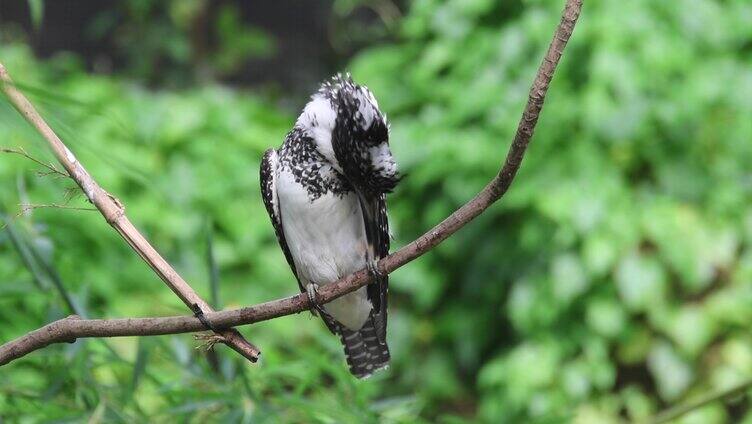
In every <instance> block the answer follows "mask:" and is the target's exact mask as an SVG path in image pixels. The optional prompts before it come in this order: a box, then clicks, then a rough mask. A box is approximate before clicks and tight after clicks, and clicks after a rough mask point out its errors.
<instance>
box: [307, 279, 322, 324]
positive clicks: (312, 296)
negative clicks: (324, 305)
mask: <svg viewBox="0 0 752 424" xmlns="http://www.w3.org/2000/svg"><path fill="white" fill-rule="evenodd" d="M306 294H308V301H309V302H310V303H311V313H312V314H313V316H316V315H318V310H319V309H321V305H319V302H318V297H319V285H318V284H316V283H310V284H308V285H307V286H306Z"/></svg>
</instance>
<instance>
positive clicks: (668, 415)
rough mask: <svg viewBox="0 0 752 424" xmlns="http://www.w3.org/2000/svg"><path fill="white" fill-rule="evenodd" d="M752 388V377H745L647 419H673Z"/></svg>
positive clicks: (656, 423) (652, 422)
mask: <svg viewBox="0 0 752 424" xmlns="http://www.w3.org/2000/svg"><path fill="white" fill-rule="evenodd" d="M750 389H752V379H747V380H744V381H742V382H741V383H739V384H737V385H735V386H731V387H729V388H726V389H721V390H716V391H714V392H710V393H707V394H705V395H703V396H701V397H700V398H698V399H696V400H694V401H692V402H688V403H686V404H684V405H679V406H675V407H673V408H669V409H667V410H665V411H663V412H661V413H660V414H658V415H656V416H655V417H653V418H652V419H650V420H649V421H648V423H650V424H662V423H667V422H669V421H672V420H675V419H677V418H679V417H681V416H682V415H685V414H688V413H690V412H692V411H694V410H696V409H700V408H702V407H703V406H706V405H709V404H711V403H713V402H719V401H724V400H728V399H731V398H733V397H736V396H739V395H742V394H744V393H745V392H746V391H748V390H750Z"/></svg>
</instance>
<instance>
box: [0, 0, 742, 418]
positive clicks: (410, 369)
mask: <svg viewBox="0 0 752 424" xmlns="http://www.w3.org/2000/svg"><path fill="white" fill-rule="evenodd" d="M561 3H562V2H560V1H553V0H529V1H525V2H491V1H487V0H473V1H448V2H439V1H435V0H420V1H417V2H415V3H414V4H413V5H412V6H411V9H410V13H409V14H408V15H407V16H406V17H405V18H404V19H403V20H402V21H401V22H400V24H399V36H398V39H397V40H396V41H394V42H393V43H390V44H387V45H382V46H377V47H372V48H370V49H368V50H367V51H365V52H364V53H363V54H361V55H359V56H358V57H357V58H356V59H355V60H354V61H353V62H352V63H351V66H350V70H351V71H352V73H353V74H354V76H355V78H356V79H357V80H358V81H360V82H362V83H365V84H367V85H368V86H369V87H370V88H371V89H372V90H373V91H374V92H375V93H376V95H377V97H378V98H379V101H380V105H381V107H382V109H383V110H385V111H387V113H388V115H389V118H390V120H391V124H392V132H391V137H392V145H393V150H394V152H395V154H396V155H397V157H398V160H399V162H400V164H401V166H402V168H403V170H404V171H405V172H406V173H407V177H406V178H405V179H404V181H403V184H402V185H401V186H400V188H399V189H398V190H397V192H396V193H395V194H394V195H393V196H392V197H391V198H390V216H391V218H392V221H393V223H394V230H395V234H396V237H397V240H396V242H395V247H399V246H400V245H402V244H404V243H406V242H409V241H410V240H412V239H413V238H414V237H415V236H417V235H419V234H421V233H422V232H423V231H425V230H426V229H428V228H430V227H431V226H432V225H434V224H436V223H437V222H438V221H439V220H441V219H442V218H444V217H445V216H446V215H448V214H449V213H450V212H452V211H453V210H454V209H455V208H457V207H458V206H460V205H461V204H462V203H464V202H465V201H467V200H468V199H470V198H471V197H472V196H473V195H474V194H475V193H476V192H477V191H479V190H480V189H481V188H482V187H483V185H484V184H485V183H486V182H487V180H488V179H489V178H490V177H491V176H493V175H494V174H495V173H496V172H497V171H498V169H499V167H500V164H501V160H502V157H503V155H504V153H505V151H506V148H507V146H508V143H509V141H510V140H511V139H512V136H513V134H514V130H515V127H516V124H517V120H518V118H519V116H520V113H521V110H522V106H523V105H524V102H525V100H526V95H527V90H528V88H529V85H530V82H531V80H532V77H533V75H534V72H535V69H536V67H537V65H538V63H539V60H540V58H541V56H542V54H543V52H544V51H545V48H546V47H547V43H548V41H549V40H550V37H551V34H552V32H553V28H554V26H555V25H556V23H557V21H558V18H559V15H558V14H559V12H560V8H561V6H562V4H561ZM750 17H752V4H750V3H749V2H746V1H743V0H726V1H720V0H718V1H711V0H670V1H663V2H651V1H648V0H636V1H631V2H622V1H616V0H604V1H600V2H592V3H587V4H586V6H585V9H584V11H583V15H582V18H581V22H580V24H579V26H578V27H577V29H576V31H575V34H574V37H573V38H572V41H571V44H570V46H569V47H568V48H567V51H566V53H565V56H564V58H563V60H562V63H561V67H560V69H559V71H558V72H557V74H556V76H555V78H554V81H553V83H552V86H551V89H550V92H549V95H548V98H547V101H546V107H545V109H544V111H543V114H542V116H541V120H540V124H539V126H538V128H537V130H536V134H535V136H534V140H533V143H532V145H531V147H530V149H529V151H528V154H527V157H526V158H525V161H524V163H523V166H522V169H521V170H520V174H519V176H518V178H517V179H516V181H515V183H514V184H513V185H512V187H511V189H510V191H509V192H508V194H507V195H506V196H505V197H504V198H503V199H502V201H501V202H500V203H499V204H498V205H496V206H494V207H493V208H491V209H490V210H489V211H487V213H485V214H484V215H482V216H481V217H479V218H478V219H477V220H476V221H475V222H473V223H471V224H470V225H468V226H467V227H466V228H464V229H463V230H462V231H461V232H460V233H458V234H457V235H456V236H454V237H453V238H451V239H449V240H447V242H445V243H444V244H442V245H441V246H439V247H438V248H437V249H435V250H434V251H432V252H430V253H429V254H427V255H426V256H424V257H422V258H420V259H419V260H417V261H415V262H413V263H411V264H409V265H407V266H405V267H404V268H402V269H400V270H398V271H397V272H395V273H394V274H393V276H392V282H393V283H392V287H393V290H392V291H391V296H392V297H391V299H392V301H391V305H392V306H391V313H390V336H389V337H390V343H391V345H392V347H393V353H394V364H393V366H392V367H391V368H390V371H389V372H387V373H383V374H381V375H378V376H376V377H374V378H373V379H371V380H368V381H365V382H356V381H353V380H352V379H351V378H350V377H349V376H348V375H347V371H346V369H345V367H344V365H343V361H342V358H341V353H340V352H339V350H340V348H339V346H338V343H337V341H336V340H335V339H334V338H333V337H330V336H328V335H327V333H326V330H325V329H324V328H323V326H322V325H321V324H320V323H319V322H317V321H316V320H312V319H310V318H308V317H307V316H306V315H300V316H293V317H286V318H281V319H277V320H273V321H270V322H266V323H261V324H258V325H255V326H252V327H250V328H248V329H246V330H245V332H246V333H247V334H248V336H249V338H250V339H251V340H253V341H254V342H256V343H258V344H259V345H260V346H261V347H262V349H263V350H264V359H263V360H262V363H261V365H260V366H249V365H245V364H242V363H241V362H239V360H237V358H235V356H234V355H233V354H232V353H230V352H226V351H224V350H220V351H219V357H220V358H219V361H218V362H217V366H216V367H214V368H212V366H211V365H210V363H209V362H207V360H205V359H204V358H203V356H204V355H203V354H201V353H199V352H197V351H195V350H193V349H192V346H195V344H196V343H195V342H194V341H192V340H191V339H190V338H189V337H187V336H175V337H162V338H154V339H149V340H141V341H138V340H135V339H112V340H107V341H106V342H99V341H79V342H77V343H75V344H73V345H66V346H54V347H49V348H47V349H46V350H43V351H40V352H37V353H35V354H33V355H31V356H29V357H28V358H26V359H24V360H21V361H18V362H16V363H14V364H12V365H10V366H8V367H5V368H4V369H3V373H4V376H7V377H5V378H3V379H2V382H0V411H2V413H5V414H11V415H8V418H11V419H12V418H15V417H16V415H12V414H19V415H21V414H24V413H26V414H28V413H30V411H33V413H34V414H38V415H39V416H42V417H45V418H52V417H56V418H59V417H62V418H66V419H71V420H73V419H84V418H86V417H89V416H92V415H96V416H101V417H106V418H107V419H109V420H112V421H132V420H138V419H143V418H145V417H147V416H151V417H156V418H157V419H161V420H167V418H168V417H171V416H172V415H173V414H174V415H177V416H178V417H181V418H182V417H185V418H186V419H187V418H188V417H192V419H193V420H196V421H201V420H203V419H208V418H213V419H222V418H225V419H228V420H255V421H272V422H276V421H294V422H300V421H316V422H319V421H323V422H353V421H358V422H359V421H376V420H380V421H384V422H413V421H415V420H418V419H425V420H428V421H443V422H455V421H459V420H463V419H475V420H479V421H485V422H520V421H522V422H527V421H534V422H561V421H570V420H574V421H578V422H616V421H618V420H619V419H620V418H628V419H641V418H645V417H647V416H649V415H651V414H654V413H655V412H657V411H658V410H659V409H661V408H663V407H664V406H666V405H667V404H672V403H675V402H681V401H683V400H686V399H690V398H693V397H695V396H696V395H698V394H700V393H703V392H705V391H707V390H709V389H712V388H719V387H727V386H730V385H732V384H734V383H735V382H737V381H739V380H740V379H742V378H744V377H749V376H750V375H752V338H751V337H750V336H749V332H748V326H749V323H750V322H751V319H752V286H751V285H750V279H751V278H752V254H751V253H750V244H751V243H752V208H751V207H750V204H749V199H750V198H751V197H750V196H751V195H752V185H750V183H749V182H750V173H749V169H750V168H749V165H748V164H749V163H752V143H750V140H752V120H750V119H749V117H750V116H752V78H751V77H750V75H751V74H750V72H749V70H750V69H752V49H750V45H752V44H751V43H752V24H751V22H750V19H751V18H750ZM711 28H712V30H711ZM0 53H1V54H0V56H1V57H2V58H3V60H4V62H5V63H6V65H7V66H8V67H9V69H10V71H11V72H12V74H13V75H15V76H16V78H17V79H18V80H19V81H20V82H21V83H22V84H25V86H24V88H25V90H26V91H27V92H29V93H30V94H32V95H33V98H32V100H33V101H34V102H35V103H36V104H39V105H40V106H41V108H42V109H43V111H44V114H45V116H47V117H49V118H50V122H51V123H52V125H53V126H54V127H55V129H56V130H58V131H59V133H60V134H61V135H62V137H63V138H64V139H65V140H66V141H67V142H68V143H70V146H71V148H72V149H73V150H74V151H75V152H76V154H77V155H78V156H79V158H80V159H81V161H82V162H83V163H85V164H87V166H88V167H89V168H90V170H91V172H92V174H93V175H95V176H96V177H97V179H99V180H100V181H101V183H102V184H103V186H104V187H105V188H106V189H108V190H110V191H111V192H112V193H115V194H117V195H118V196H119V197H120V198H121V200H123V202H124V203H125V204H126V206H127V208H128V209H127V210H128V213H129V214H130V215H131V217H132V219H133V221H134V222H136V223H137V224H138V225H139V227H140V228H142V229H143V230H144V231H145V232H146V233H147V235H148V237H149V238H150V239H151V240H152V241H153V242H154V243H155V244H156V245H157V246H158V247H159V249H160V250H161V251H162V253H163V254H165V255H166V257H168V258H169V260H170V261H171V262H172V263H174V264H175V265H176V267H177V268H178V270H179V271H180V272H181V273H182V274H183V275H184V276H185V277H186V278H187V279H188V281H190V282H191V283H193V284H195V286H196V288H197V289H199V291H200V292H201V293H203V294H205V295H206V296H207V297H208V296H209V293H210V292H211V288H210V284H209V281H210V280H211V278H210V274H211V273H210V269H209V268H210V265H208V263H207V260H206V257H207V256H206V246H207V243H206V238H207V225H206V222H207V219H209V220H211V221H213V222H214V228H215V229H214V233H213V234H214V235H213V239H212V241H213V249H212V250H213V252H214V255H213V256H214V258H215V260H216V264H217V265H216V266H217V269H218V271H219V273H220V277H221V284H220V286H221V287H220V298H221V299H224V300H225V304H224V305H223V306H225V307H230V306H239V305H244V304H251V303H256V302H259V301H264V300H268V299H272V298H275V297H278V296H282V295H287V294H290V293H293V292H294V291H295V285H294V283H293V282H292V279H291V276H290V274H289V270H288V269H287V266H286V264H285V262H284V259H283V258H282V255H281V254H280V253H279V251H278V248H277V246H276V241H275V240H274V238H273V235H272V230H271V226H270V225H269V223H268V219H267V217H266V216H265V212H264V210H263V207H262V205H261V200H260V198H259V193H258V177H257V172H258V160H259V158H260V157H261V152H262V151H263V150H264V149H266V148H268V147H270V146H276V145H278V144H279V143H280V142H281V140H282V138H283V136H284V134H285V131H286V130H288V129H289V127H290V125H291V123H292V121H293V118H294V112H290V113H283V112H280V111H278V110H277V109H276V108H275V107H273V106H271V105H272V104H274V102H273V101H272V100H271V99H266V98H262V97H259V96H258V95H253V94H251V93H244V92H239V91H231V90H228V89H225V88H222V87H218V86H214V85H211V86H203V87H195V88H191V89H186V90H182V91H156V92H154V91H146V90H144V89H143V88H141V87H139V86H134V85H132V84H130V83H128V82H127V81H124V80H121V79H119V78H109V77H100V76H94V75H89V74H84V73H83V72H81V70H80V68H79V67H78V66H77V64H76V63H75V61H71V59H65V58H61V59H58V60H55V61H50V62H46V63H44V64H43V65H40V64H39V63H38V62H35V61H33V60H31V59H30V58H29V55H28V52H27V51H26V50H25V49H24V48H21V47H19V46H17V45H11V46H6V47H3V48H2V50H0ZM298 101H299V103H302V102H303V99H299V100H298ZM0 127H1V128H3V136H4V137H3V141H2V144H3V145H8V146H21V147H24V148H25V149H27V150H28V151H29V152H30V153H32V154H34V155H35V156H36V157H43V158H49V155H48V154H47V153H46V152H45V148H44V146H43V145H42V144H41V143H40V141H39V140H38V137H37V136H36V135H35V134H34V133H33V132H32V130H30V129H29V128H27V126H26V124H25V123H24V122H23V121H22V120H21V119H20V118H19V117H18V116H16V114H15V112H13V111H12V110H11V109H10V108H9V107H8V106H7V104H4V103H0ZM0 164H1V165H0V181H3V186H4V187H8V188H9V189H6V190H3V191H2V192H0V202H1V203H0V204H2V205H4V206H3V207H4V209H5V211H4V212H5V214H6V215H12V214H13V213H14V212H15V211H17V210H18V207H17V206H16V205H17V204H18V203H22V202H24V203H26V202H34V203H52V202H63V201H64V194H63V193H64V190H65V188H66V187H68V186H70V184H69V183H68V182H66V181H64V180H55V179H52V178H50V177H46V178H41V179H40V178H37V177H35V176H34V175H33V171H34V170H35V169H36V167H35V166H34V165H33V164H32V163H30V162H27V161H24V160H23V159H21V158H18V157H15V156H12V157H10V156H7V157H6V156H3V157H0ZM70 204H71V205H77V206H78V205H84V203H83V201H82V200H80V199H74V200H72V201H71V203H70ZM12 222H13V225H12V228H13V229H14V231H16V233H18V234H19V235H20V237H21V238H20V239H21V240H22V241H21V243H23V244H21V245H20V246H25V247H18V246H17V245H18V243H15V244H14V243H13V242H12V241H11V239H10V236H9V232H8V231H5V232H2V233H0V281H3V283H2V284H0V291H2V295H0V306H1V307H0V322H2V323H3V325H2V326H0V339H1V340H7V339H10V338H12V337H15V336H18V335H20V334H23V333H24V332H26V331H28V330H29V329H31V328H33V327H37V326H40V325H42V324H44V323H45V322H48V321H49V320H52V319H55V318H59V317H61V316H64V315H65V314H67V313H69V312H70V311H69V310H68V308H67V307H66V304H65V303H64V300H63V299H64V297H63V296H61V294H60V293H59V292H56V291H54V290H55V289H54V284H53V280H52V279H51V278H52V277H50V275H49V274H50V272H49V271H50V270H49V269H47V270H45V269H44V267H43V266H41V265H39V266H31V265H25V264H24V261H23V259H22V258H23V255H22V254H21V253H23V252H27V253H28V252H29V251H32V249H30V247H33V249H35V250H36V251H38V252H40V253H39V256H40V257H41V258H43V259H44V260H46V261H47V263H49V264H51V266H53V267H54V268H53V269H54V271H55V272H56V273H57V274H59V277H60V280H61V281H62V283H63V288H64V290H67V293H68V295H69V296H70V297H71V298H72V299H73V302H74V303H75V304H77V305H81V307H82V308H84V310H85V311H86V314H87V315H90V316H95V317H116V316H145V315H156V314H175V313H184V312H185V310H184V308H183V307H182V305H180V304H179V302H178V301H177V300H176V299H175V298H174V296H173V295H172V294H171V293H170V292H169V291H168V290H167V289H165V288H164V287H162V285H161V283H160V282H159V281H157V279H156V277H154V276H153V275H152V273H151V272H150V270H149V269H148V268H147V267H146V266H145V265H143V264H142V263H141V261H140V260H139V259H138V258H136V257H135V255H134V254H132V252H130V251H129V250H128V249H127V248H126V247H125V246H124V245H123V243H122V242H121V241H120V240H118V237H117V236H116V235H115V234H114V233H113V232H112V231H111V230H110V229H109V228H107V226H106V224H105V223H104V222H102V220H101V218H99V217H98V216H96V214H92V213H88V212H74V211H65V210H43V209H40V210H35V211H33V212H32V213H30V214H28V216H24V217H21V218H18V219H15V220H13V221H12ZM27 253H24V254H27ZM35 263H41V262H40V261H39V260H37V261H36V262H35ZM45 275H46V276H45ZM745 405H746V403H743V404H741V407H740V404H739V403H738V402H737V403H735V404H731V405H730V407H725V406H723V405H720V404H714V405H709V406H707V407H705V408H703V409H701V410H698V411H696V412H695V413H694V414H693V416H690V417H687V420H686V422H690V421H691V422H703V423H722V422H726V421H732V420H741V419H742V418H743V417H744V418H746V419H747V420H750V419H752V417H750V416H746V417H745V416H744V414H745V412H744V410H745V409H746V408H745ZM16 411H18V412H16ZM740 411H742V412H740Z"/></svg>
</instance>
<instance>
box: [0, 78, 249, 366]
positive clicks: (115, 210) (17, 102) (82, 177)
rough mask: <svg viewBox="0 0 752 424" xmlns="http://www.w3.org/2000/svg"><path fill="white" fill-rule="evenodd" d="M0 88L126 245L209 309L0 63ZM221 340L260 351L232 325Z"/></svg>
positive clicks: (184, 295)
mask: <svg viewBox="0 0 752 424" xmlns="http://www.w3.org/2000/svg"><path fill="white" fill-rule="evenodd" d="M0 91H2V92H3V93H4V94H5V96H6V97H7V98H8V100H9V101H10V103H11V104H12V105H13V107H15V108H16V110H18V112H19V113H20V114H21V115H22V116H23V117H24V119H26V121H28V122H29V123H30V124H31V125H32V126H33V127H34V128H36V130H37V131H38V132H39V133H40V134H41V135H42V137H43V138H44V139H45V140H46V141H47V143H48V144H49V146H50V148H51V149H52V151H53V153H54V154H55V157H56V158H57V160H58V162H60V164H61V165H62V166H63V168H65V171H66V172H67V173H68V175H70V177H71V178H72V179H73V180H74V181H75V182H76V184H78V186H79V187H80V188H81V190H83V192H84V194H85V195H86V197H87V199H88V200H89V202H91V203H92V204H93V205H94V206H95V207H96V208H97V209H98V210H99V212H101V213H102V216H104V218H105V220H106V221H107V222H108V223H109V224H110V225H111V226H112V227H113V228H114V229H115V230H116V231H117V232H118V233H119V234H120V235H121V236H122V237H123V239H125V241H126V242H127V243H128V245H130V246H131V248H132V249H133V250H134V251H136V253H137V254H138V255H139V256H140V257H141V258H142V259H143V260H144V261H146V263H147V264H148V265H149V266H150V267H151V269H152V270H154V272H155V273H156V274H157V275H158V276H159V277H160V278H161V279H162V280H163V281H164V282H165V283H166V284H167V285H168V286H169V287H170V289H172V291H173V292H174V293H175V294H176V295H177V296H178V297H179V298H180V299H181V300H182V301H183V303H185V304H186V305H187V306H188V307H193V305H197V306H198V308H199V309H200V310H201V311H202V312H204V313H206V312H211V311H213V309H212V308H211V306H209V304H208V303H206V302H205V301H204V300H203V299H202V298H201V297H200V296H199V295H198V294H197V293H196V291H195V290H193V288H192V287H191V286H190V285H189V284H188V283H187V282H186V281H185V280H184V279H183V278H182V277H181V276H180V275H179V274H178V273H177V271H175V269H174V268H173V267H172V266H171V265H170V264H169V263H168V262H167V261H166V260H165V259H164V258H163V257H162V256H161V255H160V254H159V253H158V252H157V250H156V249H155V248H154V247H153V246H152V245H151V244H150V243H149V242H148V241H147V239H146V237H144V236H143V235H142V234H141V233H140V232H139V231H138V230H137V229H136V227H135V226H134V225H133V223H131V221H130V220H129V219H128V217H127V216H126V215H125V208H124V207H123V205H122V204H121V203H120V201H118V200H117V199H116V198H115V197H114V196H112V195H110V194H109V193H107V192H106V191H105V190H104V189H102V188H101V187H100V186H99V184H98V183H97V182H96V181H95V180H94V179H93V178H92V177H91V175H90V174H89V172H88V171H87V170H86V169H85V168H84V166H83V164H82V163H81V162H80V161H79V160H78V159H77V158H76V156H75V155H74V154H73V152H71V150H70V149H69V148H68V147H67V146H66V145H65V144H64V143H63V142H62V140H60V138H59V137H58V136H57V134H55V132H54V131H53V130H52V128H50V126H49V125H47V122H45V120H44V119H43V118H42V116H41V115H39V113H38V112H37V111H36V109H35V108H34V106H33V105H32V104H31V103H30V102H29V100H28V99H27V98H26V96H24V95H23V93H21V91H19V90H18V88H17V87H16V86H15V85H14V84H13V80H12V79H11V78H10V75H8V72H7V71H6V69H5V67H4V66H3V65H2V64H0ZM221 335H222V337H223V338H224V342H225V344H227V345H228V346H230V347H232V348H233V349H234V350H235V351H237V352H238V353H240V354H241V355H243V356H244V357H245V358H247V359H248V360H250V361H252V362H255V361H257V360H258V357H259V355H260V354H261V352H260V351H259V350H258V348H256V347H255V346H254V345H252V344H251V343H249V342H248V341H247V340H246V339H245V338H243V336H242V335H241V334H240V333H239V332H238V331H237V330H234V329H226V330H223V331H222V334H221Z"/></svg>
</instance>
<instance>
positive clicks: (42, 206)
mask: <svg viewBox="0 0 752 424" xmlns="http://www.w3.org/2000/svg"><path fill="white" fill-rule="evenodd" d="M18 206H19V207H20V208H21V213H22V214H23V213H26V212H29V211H32V210H34V209H68V210H73V211H92V212H96V211H97V208H85V207H80V206H68V205H61V204H59V203H42V204H39V203H21V204H19V205H18Z"/></svg>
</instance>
